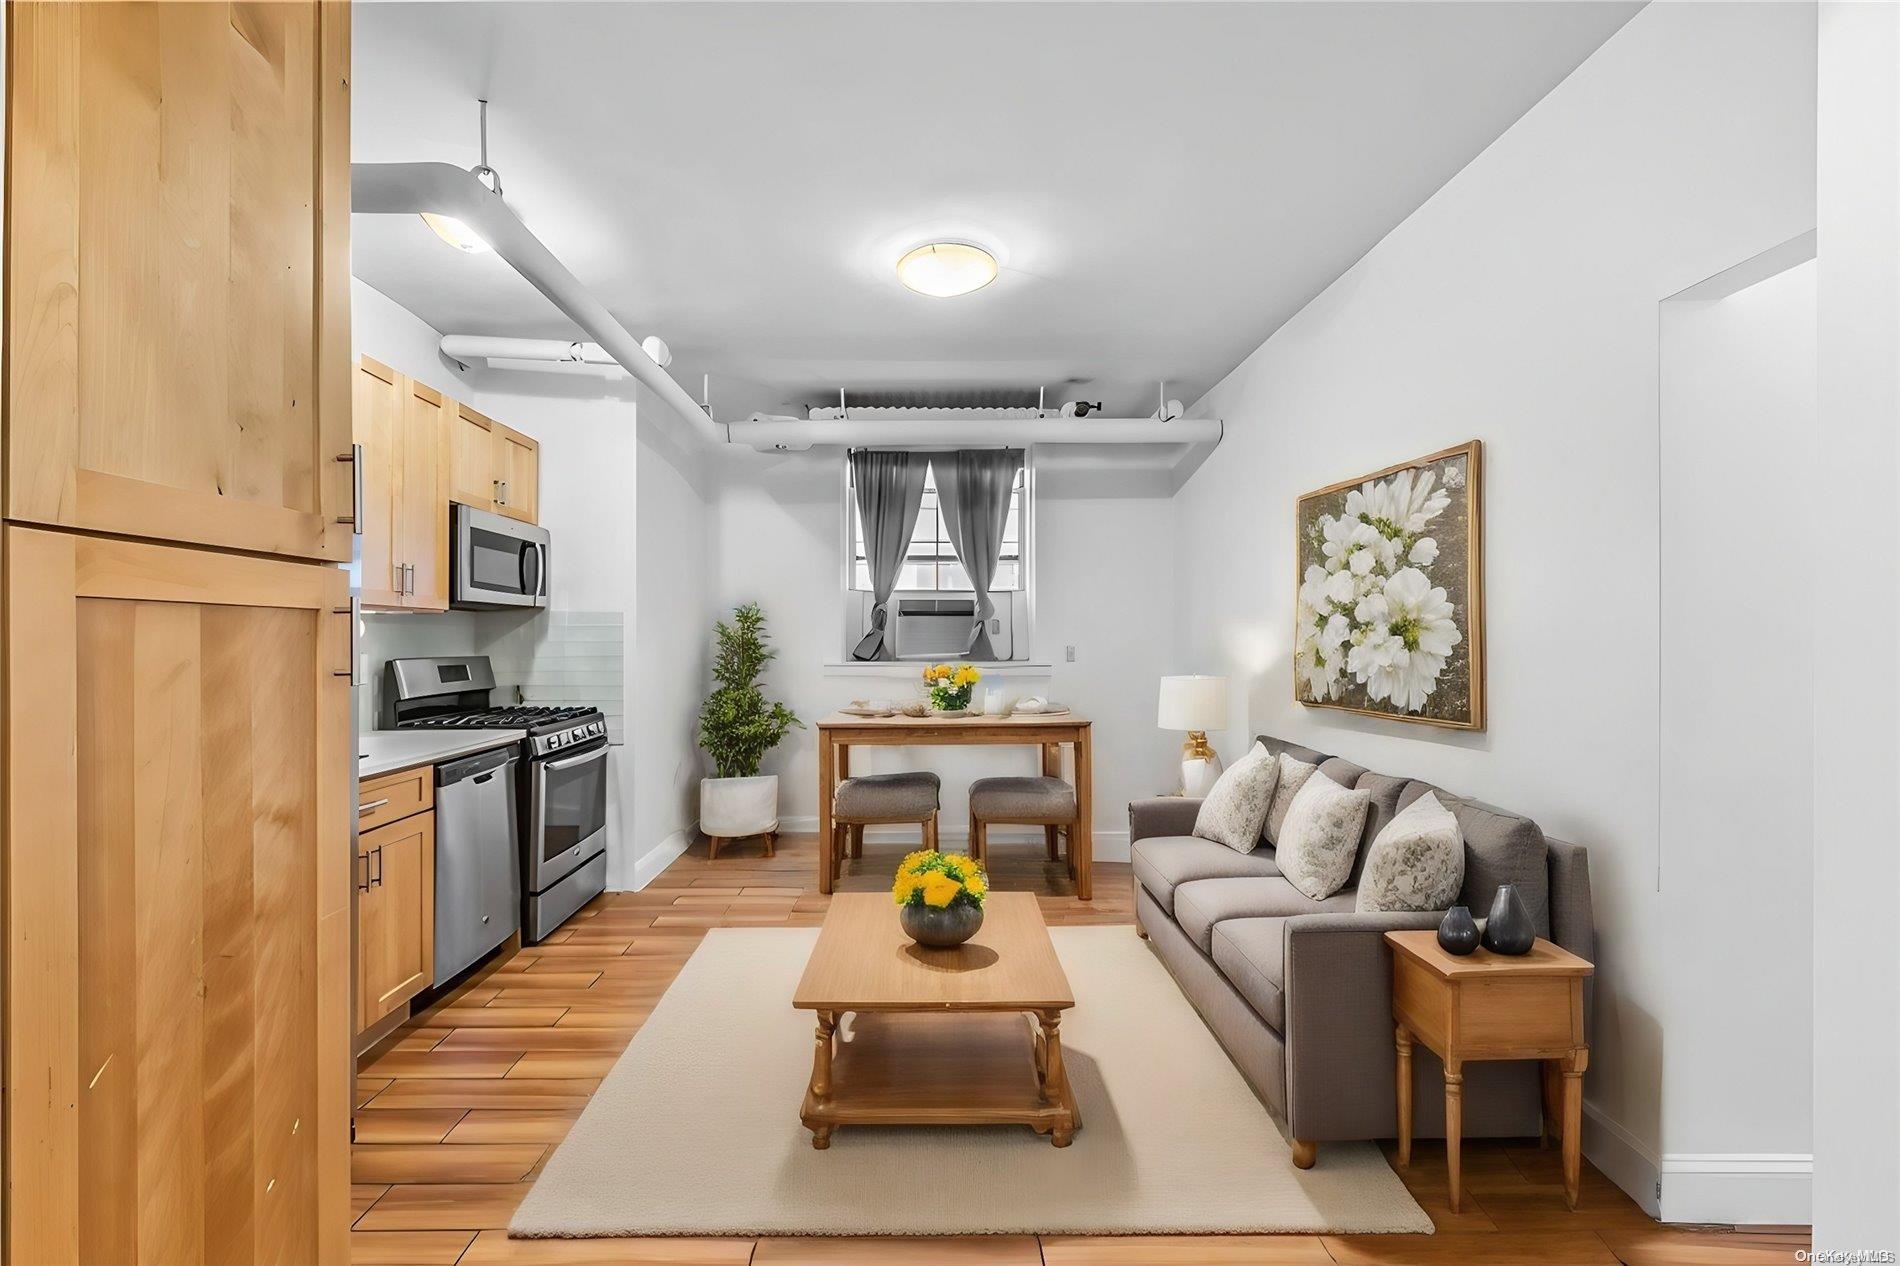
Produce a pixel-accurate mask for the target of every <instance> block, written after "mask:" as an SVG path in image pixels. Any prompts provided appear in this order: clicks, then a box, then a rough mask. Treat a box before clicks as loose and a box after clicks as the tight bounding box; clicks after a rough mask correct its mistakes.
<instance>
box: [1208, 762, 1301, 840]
mask: <svg viewBox="0 0 1900 1266" xmlns="http://www.w3.org/2000/svg"><path fill="white" fill-rule="evenodd" d="M1279 772H1280V766H1279V763H1278V762H1277V761H1276V760H1275V759H1274V756H1273V753H1272V752H1269V751H1268V750H1267V747H1266V744H1264V743H1255V744H1254V745H1253V750H1252V751H1251V752H1248V753H1247V754H1246V755H1245V756H1243V757H1241V758H1240V759H1239V760H1238V761H1236V762H1234V767H1233V768H1232V769H1230V770H1227V771H1226V772H1224V773H1223V774H1221V776H1220V777H1219V779H1217V780H1216V781H1215V783H1214V786H1213V788H1212V789H1211V790H1210V791H1208V793H1207V798H1206V799H1205V800H1202V801H1201V811H1200V812H1199V813H1198V814H1196V815H1195V818H1194V834H1196V835H1198V836H1200V837H1201V838H1202V839H1204V840H1213V841H1214V842H1215V843H1217V844H1225V845H1226V846H1227V847H1228V848H1231V849H1233V850H1234V851H1235V852H1237V853H1251V852H1253V850H1254V846H1255V845H1257V844H1259V843H1260V827H1261V824H1262V823H1264V822H1265V821H1266V820H1267V806H1268V805H1269V804H1270V803H1272V801H1273V785H1274V783H1275V782H1276V781H1277V778H1278V775H1279Z"/></svg>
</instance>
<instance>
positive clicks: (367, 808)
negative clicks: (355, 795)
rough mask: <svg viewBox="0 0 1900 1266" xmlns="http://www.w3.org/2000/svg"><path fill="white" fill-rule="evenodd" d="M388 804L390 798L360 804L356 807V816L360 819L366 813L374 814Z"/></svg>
mask: <svg viewBox="0 0 1900 1266" xmlns="http://www.w3.org/2000/svg"><path fill="white" fill-rule="evenodd" d="M388 803H389V797H388V796H384V797H383V798H382V799H381V800H372V801H370V802H369V803H368V804H359V805H357V806H356V816H357V817H359V818H360V817H362V816H363V815H364V814H365V813H374V812H376V810H378V809H380V808H382V807H383V806H384V805H386V804H388Z"/></svg>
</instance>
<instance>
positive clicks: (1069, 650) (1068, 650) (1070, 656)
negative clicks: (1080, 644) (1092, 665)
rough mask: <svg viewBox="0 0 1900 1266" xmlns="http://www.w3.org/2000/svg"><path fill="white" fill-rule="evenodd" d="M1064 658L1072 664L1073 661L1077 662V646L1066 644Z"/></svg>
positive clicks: (1063, 650) (1063, 652) (1063, 651)
mask: <svg viewBox="0 0 1900 1266" xmlns="http://www.w3.org/2000/svg"><path fill="white" fill-rule="evenodd" d="M1062 658H1063V659H1064V660H1066V661H1068V662H1069V663H1071V664H1073V663H1074V662H1075V647H1073V646H1065V647H1063V648H1062Z"/></svg>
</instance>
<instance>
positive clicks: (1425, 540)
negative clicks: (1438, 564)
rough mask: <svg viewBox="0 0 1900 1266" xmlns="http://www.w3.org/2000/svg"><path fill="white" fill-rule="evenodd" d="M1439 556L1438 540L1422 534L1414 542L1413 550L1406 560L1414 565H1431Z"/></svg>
mask: <svg viewBox="0 0 1900 1266" xmlns="http://www.w3.org/2000/svg"><path fill="white" fill-rule="evenodd" d="M1437 558H1438V542H1437V541H1434V540H1433V539H1432V538H1431V537H1429V536H1421V537H1419V538H1418V540H1416V541H1414V542H1413V543H1412V549H1411V552H1410V553H1408V554H1407V555H1406V556H1405V561H1406V562H1408V563H1410V564H1412V566H1414V567H1430V566H1431V565H1432V563H1433V562H1434V561H1435V560H1436V559H1437Z"/></svg>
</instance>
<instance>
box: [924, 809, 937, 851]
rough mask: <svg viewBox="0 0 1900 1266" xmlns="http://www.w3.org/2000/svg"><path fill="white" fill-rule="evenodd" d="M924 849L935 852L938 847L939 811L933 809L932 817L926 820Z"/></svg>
mask: <svg viewBox="0 0 1900 1266" xmlns="http://www.w3.org/2000/svg"><path fill="white" fill-rule="evenodd" d="M924 847H925V848H927V849H933V850H934V849H935V848H936V847H937V811H936V810H935V809H932V810H931V811H930V816H929V817H927V818H925V819H924Z"/></svg>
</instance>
